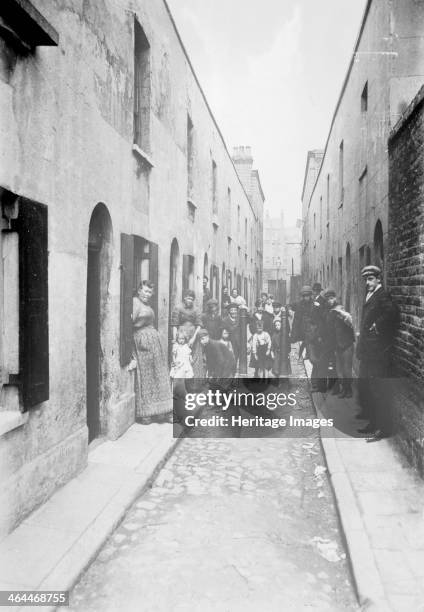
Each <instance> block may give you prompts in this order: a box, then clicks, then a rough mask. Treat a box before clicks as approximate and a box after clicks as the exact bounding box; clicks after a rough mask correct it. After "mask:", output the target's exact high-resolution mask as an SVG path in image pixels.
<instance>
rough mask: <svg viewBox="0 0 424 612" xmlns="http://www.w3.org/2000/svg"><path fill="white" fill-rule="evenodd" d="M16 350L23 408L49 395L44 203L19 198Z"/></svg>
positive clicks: (38, 402) (46, 227) (46, 255)
mask: <svg viewBox="0 0 424 612" xmlns="http://www.w3.org/2000/svg"><path fill="white" fill-rule="evenodd" d="M19 202H20V206H19V216H18V222H17V225H18V231H19V320H20V321H19V353H20V358H19V361H20V371H21V380H22V399H23V405H24V409H26V410H27V409H28V408H30V407H32V406H35V405H36V404H40V403H41V402H45V401H46V400H48V399H49V314H48V250H47V248H48V225H47V224H48V219H47V206H44V205H43V204H38V203H37V202H32V201H31V200H27V199H26V198H20V200H19Z"/></svg>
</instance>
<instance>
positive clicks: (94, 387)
mask: <svg viewBox="0 0 424 612" xmlns="http://www.w3.org/2000/svg"><path fill="white" fill-rule="evenodd" d="M99 262H100V248H98V247H96V246H93V245H88V263H87V319H86V320H87V354H86V357H87V426H88V441H89V442H91V440H93V439H94V438H97V436H98V435H99V430H100V411H99V408H100V264H99Z"/></svg>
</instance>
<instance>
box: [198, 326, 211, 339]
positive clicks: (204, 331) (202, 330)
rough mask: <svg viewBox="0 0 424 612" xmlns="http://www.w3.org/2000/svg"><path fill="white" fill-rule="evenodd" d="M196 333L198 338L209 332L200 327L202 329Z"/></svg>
mask: <svg viewBox="0 0 424 612" xmlns="http://www.w3.org/2000/svg"><path fill="white" fill-rule="evenodd" d="M197 335H198V337H199V338H204V337H205V336H209V332H208V330H207V329H205V328H202V329H199V331H198V333H197Z"/></svg>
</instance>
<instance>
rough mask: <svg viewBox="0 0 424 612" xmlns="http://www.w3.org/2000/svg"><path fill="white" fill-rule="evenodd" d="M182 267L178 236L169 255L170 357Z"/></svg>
mask: <svg viewBox="0 0 424 612" xmlns="http://www.w3.org/2000/svg"><path fill="white" fill-rule="evenodd" d="M179 267H180V248H179V246H178V241H177V239H176V238H174V239H173V241H172V242H171V253H170V257H169V298H168V306H169V317H168V321H169V327H168V358H169V359H170V358H171V351H172V328H171V325H170V322H171V314H172V311H173V310H174V308H175V306H176V305H177V303H178V301H179V293H180V287H179V286H178V279H179V275H178V270H179Z"/></svg>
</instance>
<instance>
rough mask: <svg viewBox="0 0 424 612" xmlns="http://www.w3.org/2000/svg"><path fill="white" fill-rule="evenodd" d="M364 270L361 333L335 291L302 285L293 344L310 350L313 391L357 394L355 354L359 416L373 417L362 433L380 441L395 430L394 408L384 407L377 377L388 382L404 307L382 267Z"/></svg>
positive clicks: (315, 285) (296, 309) (317, 286)
mask: <svg viewBox="0 0 424 612" xmlns="http://www.w3.org/2000/svg"><path fill="white" fill-rule="evenodd" d="M361 274H362V277H363V279H364V281H365V288H366V295H365V301H364V304H363V308H362V314H361V322H360V331H359V333H358V334H356V333H355V330H354V327H353V321H352V316H351V314H350V313H349V312H347V310H346V309H345V308H344V307H343V305H342V304H341V303H340V302H339V301H338V300H337V296H336V292H335V291H334V290H333V289H326V290H323V289H322V287H321V285H320V284H319V283H315V284H314V285H313V286H312V287H310V286H304V287H302V290H301V300H300V302H299V303H298V304H296V305H295V306H294V311H295V314H294V320H293V326H292V331H291V342H292V343H293V342H300V351H299V356H300V357H301V356H302V355H303V352H304V351H306V357H307V358H308V359H309V360H310V362H311V363H312V374H311V384H312V391H321V392H326V391H330V392H331V393H334V394H338V396H339V397H343V398H344V397H346V398H350V397H352V376H353V375H352V369H353V358H354V354H355V355H356V358H357V359H358V361H359V376H358V402H359V405H360V413H359V414H358V415H357V416H358V417H359V418H360V419H366V420H368V424H367V425H366V426H365V427H362V428H359V429H358V432H359V433H363V434H369V440H378V439H380V438H382V437H385V436H387V435H390V433H391V426H392V423H391V419H390V414H389V407H388V406H385V407H384V406H382V401H381V396H382V392H381V388H380V389H379V390H377V387H378V386H379V382H377V379H380V380H383V381H384V379H387V377H388V376H389V369H390V356H391V346H392V344H393V339H394V334H395V332H396V329H397V324H398V318H399V311H398V308H397V306H396V304H395V303H394V302H393V301H392V299H391V297H390V295H389V294H388V293H387V292H386V291H385V290H384V288H383V285H382V271H381V269H380V268H379V267H378V266H373V265H368V266H365V267H364V268H363V269H362V272H361ZM355 343H356V349H355ZM383 386H384V383H383ZM380 387H381V383H380ZM379 396H380V397H379Z"/></svg>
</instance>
